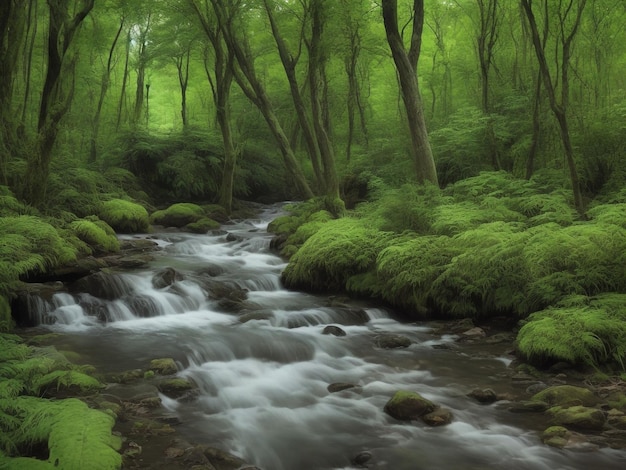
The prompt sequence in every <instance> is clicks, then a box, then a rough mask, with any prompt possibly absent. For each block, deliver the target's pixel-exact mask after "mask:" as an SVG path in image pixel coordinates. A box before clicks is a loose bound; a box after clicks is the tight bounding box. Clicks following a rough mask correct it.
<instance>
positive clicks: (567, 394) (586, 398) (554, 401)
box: [531, 385, 598, 406]
mask: <svg viewBox="0 0 626 470" xmlns="http://www.w3.org/2000/svg"><path fill="white" fill-rule="evenodd" d="M531 400H533V401H544V402H546V403H548V404H549V405H551V406H568V405H582V406H595V405H596V404H597V403H598V399H597V398H596V396H595V395H594V394H593V392H592V391H591V390H589V389H586V388H583V387H575V386H573V385H556V386H554V387H548V388H546V389H545V390H542V391H541V392H539V393H537V394H535V395H533V397H532V398H531Z"/></svg>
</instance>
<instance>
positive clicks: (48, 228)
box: [0, 215, 77, 294]
mask: <svg viewBox="0 0 626 470" xmlns="http://www.w3.org/2000/svg"><path fill="white" fill-rule="evenodd" d="M0 240H1V242H0V293H2V292H3V290H4V293H5V294H6V293H7V292H8V291H9V290H10V289H11V288H12V286H13V284H14V283H15V282H16V281H17V280H18V279H19V278H20V277H21V276H26V275H27V274H28V273H29V272H45V271H46V270H48V269H51V268H54V267H57V266H59V265H61V264H63V263H67V262H70V261H73V260H75V259H76V254H77V252H76V249H75V248H74V247H73V246H72V245H71V244H70V243H68V242H67V241H66V240H64V239H63V238H62V237H61V236H60V235H59V232H58V231H57V230H56V229H55V228H54V227H53V226H52V225H50V224H48V223H47V222H45V221H44V220H43V219H40V218H37V217H33V216H26V215H24V216H17V217H2V218H0Z"/></svg>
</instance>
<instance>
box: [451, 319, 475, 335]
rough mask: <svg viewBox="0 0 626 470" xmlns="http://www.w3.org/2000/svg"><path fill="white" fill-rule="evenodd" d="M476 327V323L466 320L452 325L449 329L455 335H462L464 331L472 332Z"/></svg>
mask: <svg viewBox="0 0 626 470" xmlns="http://www.w3.org/2000/svg"><path fill="white" fill-rule="evenodd" d="M475 326H476V325H474V322H473V321H472V319H471V318H464V319H462V320H459V321H457V322H454V323H452V324H451V325H449V326H448V327H447V329H449V330H450V331H451V332H453V333H461V332H463V331H468V330H471V329H472V328H474V327H475Z"/></svg>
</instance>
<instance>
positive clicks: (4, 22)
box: [0, 0, 30, 184]
mask: <svg viewBox="0 0 626 470" xmlns="http://www.w3.org/2000/svg"><path fill="white" fill-rule="evenodd" d="M29 4H30V2H25V1H22V0H4V1H2V2H0V184H6V182H7V173H6V171H7V170H6V165H7V163H8V160H9V158H10V155H11V154H12V151H13V148H12V147H13V145H14V143H15V142H16V134H15V132H16V128H17V125H16V124H17V123H16V121H15V119H14V116H13V112H12V110H13V100H12V99H13V84H14V82H15V75H16V73H17V63H18V59H19V53H20V49H21V44H22V39H23V36H24V30H25V26H26V13H27V11H28V8H29Z"/></svg>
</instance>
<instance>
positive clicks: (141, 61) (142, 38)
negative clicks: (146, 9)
mask: <svg viewBox="0 0 626 470" xmlns="http://www.w3.org/2000/svg"><path fill="white" fill-rule="evenodd" d="M151 18H152V13H151V12H150V13H148V16H147V18H146V25H145V27H144V29H141V30H140V32H139V45H138V47H139V49H138V51H137V84H136V88H135V107H134V111H133V126H136V125H137V124H139V122H140V121H141V115H142V111H143V100H144V96H145V95H144V89H145V87H146V66H147V65H148V64H147V62H148V59H147V51H146V49H147V48H148V34H149V30H150V20H151Z"/></svg>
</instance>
